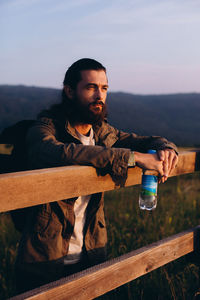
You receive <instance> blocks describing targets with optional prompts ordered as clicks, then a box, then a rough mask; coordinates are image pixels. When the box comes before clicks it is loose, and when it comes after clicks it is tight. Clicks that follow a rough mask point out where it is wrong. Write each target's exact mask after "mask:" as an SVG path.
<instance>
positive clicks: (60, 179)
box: [0, 152, 200, 212]
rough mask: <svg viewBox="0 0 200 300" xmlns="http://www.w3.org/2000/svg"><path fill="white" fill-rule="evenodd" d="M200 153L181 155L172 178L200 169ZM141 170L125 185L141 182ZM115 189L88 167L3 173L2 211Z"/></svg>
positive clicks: (0, 189) (107, 178)
mask: <svg viewBox="0 0 200 300" xmlns="http://www.w3.org/2000/svg"><path fill="white" fill-rule="evenodd" d="M199 154H200V153H199V152H185V153H181V154H180V155H179V163H178V166H177V168H176V169H175V170H174V172H173V173H172V174H171V176H177V175H181V174H186V173H193V172H194V171H196V170H199ZM141 174H142V173H141V169H140V168H137V167H136V168H130V169H129V171H128V179H127V181H126V185H125V186H131V185H136V184H140V183H141ZM113 189H115V185H114V183H113V181H112V179H111V177H110V176H109V175H106V176H98V175H97V173H96V170H95V169H94V168H92V167H86V166H67V167H59V168H50V169H41V170H33V171H25V172H17V173H8V174H0V212H4V211H9V210H13V209H17V208H23V207H28V206H33V205H38V204H43V203H48V202H53V201H59V200H63V199H68V198H72V197H76V196H81V195H82V196H83V195H89V194H93V193H98V192H104V191H109V190H113Z"/></svg>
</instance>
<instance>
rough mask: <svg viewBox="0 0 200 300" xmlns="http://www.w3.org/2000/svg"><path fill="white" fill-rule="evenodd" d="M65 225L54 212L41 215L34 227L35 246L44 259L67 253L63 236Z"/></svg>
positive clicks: (51, 258) (53, 258) (58, 256)
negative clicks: (57, 218)
mask: <svg viewBox="0 0 200 300" xmlns="http://www.w3.org/2000/svg"><path fill="white" fill-rule="evenodd" d="M62 229H63V226H62V224H61V223H59V221H57V220H56V216H55V215H54V214H53V213H50V214H49V213H44V212H43V214H42V215H39V216H38V218H37V221H36V223H35V227H34V244H35V245H34V248H35V249H37V252H38V254H39V256H40V257H41V260H42V261H45V260H55V259H58V258H60V257H62V256H64V255H66V249H64V248H65V247H64V241H63V237H62Z"/></svg>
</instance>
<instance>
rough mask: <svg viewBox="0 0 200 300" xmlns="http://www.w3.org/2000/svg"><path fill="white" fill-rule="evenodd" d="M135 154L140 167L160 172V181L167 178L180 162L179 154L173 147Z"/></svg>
mask: <svg viewBox="0 0 200 300" xmlns="http://www.w3.org/2000/svg"><path fill="white" fill-rule="evenodd" d="M134 155H135V163H136V165H137V166H138V167H140V168H142V169H145V170H155V171H157V172H158V173H159V183H160V182H165V181H166V180H167V178H168V176H169V174H170V173H171V172H172V170H173V169H174V168H175V166H176V164H177V162H178V156H177V154H176V152H175V151H174V150H172V149H165V150H159V151H157V153H155V154H146V153H140V152H134Z"/></svg>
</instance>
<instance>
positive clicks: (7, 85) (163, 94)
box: [0, 83, 200, 96]
mask: <svg viewBox="0 0 200 300" xmlns="http://www.w3.org/2000/svg"><path fill="white" fill-rule="evenodd" d="M3 86H6V87H25V88H36V89H37V88H39V89H50V90H58V91H61V90H62V88H63V87H60V88H54V87H48V86H36V85H26V84H6V83H5V84H1V83H0V88H1V87H3ZM109 93H113V94H114V93H119V94H120V93H121V94H129V95H134V96H170V95H193V94H200V92H174V93H162V94H160V93H159V94H157V93H152V94H150V93H149V94H142V93H140V94H138V93H134V92H127V91H122V90H118V91H112V90H108V94H109Z"/></svg>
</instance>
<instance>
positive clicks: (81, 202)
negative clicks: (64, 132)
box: [64, 128, 95, 265]
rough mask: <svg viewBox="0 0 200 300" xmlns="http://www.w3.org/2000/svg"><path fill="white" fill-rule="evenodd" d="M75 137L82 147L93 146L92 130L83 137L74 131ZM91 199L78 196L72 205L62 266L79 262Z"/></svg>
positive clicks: (89, 196)
mask: <svg viewBox="0 0 200 300" xmlns="http://www.w3.org/2000/svg"><path fill="white" fill-rule="evenodd" d="M76 134H77V136H78V137H79V139H80V141H81V143H82V144H83V145H93V146H94V145H95V141H94V132H93V129H92V128H91V129H90V135H89V136H85V135H82V134H80V133H79V132H78V131H76ZM90 198H91V195H87V196H80V197H78V199H77V200H76V201H75V204H74V213H75V225H74V231H73V234H72V237H71V239H70V242H69V251H68V255H67V256H66V257H65V259H64V264H65V265H67V264H75V263H77V262H78V261H79V260H80V256H81V252H82V247H83V228H84V225H85V217H86V208H87V205H88V202H89V200H90Z"/></svg>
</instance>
